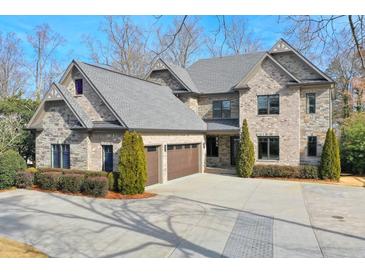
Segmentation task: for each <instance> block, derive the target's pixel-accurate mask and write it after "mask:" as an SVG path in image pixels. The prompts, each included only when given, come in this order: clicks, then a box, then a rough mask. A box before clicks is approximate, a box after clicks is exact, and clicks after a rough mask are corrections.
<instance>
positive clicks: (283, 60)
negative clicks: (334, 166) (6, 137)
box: [28, 39, 333, 183]
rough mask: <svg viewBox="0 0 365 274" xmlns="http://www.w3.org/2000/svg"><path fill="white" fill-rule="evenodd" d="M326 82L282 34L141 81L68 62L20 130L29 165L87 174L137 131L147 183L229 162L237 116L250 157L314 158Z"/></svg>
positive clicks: (325, 107)
mask: <svg viewBox="0 0 365 274" xmlns="http://www.w3.org/2000/svg"><path fill="white" fill-rule="evenodd" d="M80 86H81V87H82V88H81V89H80ZM332 88H333V81H332V80H331V79H330V78H329V77H328V76H326V75H325V74H324V73H323V72H321V71H320V70H319V69H318V68H316V67H315V66H314V65H312V64H311V63H310V62H309V61H308V60H307V59H305V58H304V57H303V56H302V55H300V53H299V52H297V51H296V50H295V49H293V48H292V47H291V46H290V45H289V44H288V43H287V42H285V41H284V40H282V39H281V40H279V41H278V42H277V43H276V44H275V45H274V46H273V48H272V49H271V50H270V51H268V52H258V53H252V54H246V55H241V56H230V57H222V58H212V59H205V60H199V61H198V62H196V63H194V64H193V65H192V66H191V67H189V68H187V69H184V68H181V67H178V66H174V65H172V64H169V63H167V62H165V61H164V60H161V59H160V60H158V61H157V62H156V63H155V65H154V66H153V69H152V70H151V71H150V72H149V73H148V75H147V76H146V79H145V80H142V79H137V78H134V77H131V76H127V75H124V74H121V73H119V72H117V71H115V70H113V69H112V68H109V67H102V66H96V65H90V64H87V63H83V62H78V61H73V62H72V63H71V64H70V65H69V67H68V68H67V70H66V71H65V73H64V75H63V77H62V78H61V80H60V81H59V83H55V84H53V85H52V87H51V89H50V91H49V92H48V93H47V94H46V95H45V98H44V100H43V101H42V103H41V105H40V107H39V108H38V110H37V112H36V113H35V115H34V116H33V118H32V120H31V121H30V123H29V124H28V128H29V129H31V130H34V131H35V135H36V166H37V167H51V166H57V167H58V166H60V167H63V165H65V166H66V167H67V168H75V169H87V170H102V169H104V168H105V163H106V161H109V162H111V163H112V167H113V169H114V170H117V165H118V153H119V150H120V147H121V145H122V141H123V134H124V132H125V131H126V130H135V131H138V132H140V133H141V135H142V137H143V141H144V144H145V146H146V155H147V156H148V157H150V156H151V157H150V158H148V159H150V160H151V161H158V164H157V165H156V166H157V167H158V168H157V169H156V170H155V171H150V170H149V172H151V173H152V172H155V173H156V174H157V175H156V178H158V179H155V182H154V183H156V182H166V181H167V180H169V179H172V178H176V177H179V176H183V175H187V174H191V173H194V172H204V169H205V167H206V166H209V167H232V166H233V165H234V164H235V155H236V153H237V147H238V140H239V139H238V138H239V134H240V125H241V124H242V121H243V119H245V118H246V119H247V120H248V124H249V129H250V134H251V138H252V141H253V142H254V145H255V154H256V162H257V163H260V164H280V165H299V164H307V163H310V164H318V162H319V159H320V154H321V150H322V146H323V143H324V138H325V134H326V131H327V129H328V127H330V126H331V104H332V97H331V90H332ZM259 101H260V102H259ZM308 104H310V105H308ZM265 111H267V112H268V113H264V112H265ZM271 111H272V112H273V113H269V112H271ZM314 141H315V142H314ZM309 142H310V144H309ZM308 146H310V149H309V148H308ZM108 149H110V150H111V154H110V153H109V152H108V151H109V150H108ZM309 152H310V153H309ZM108 153H109V154H108ZM149 153H150V154H151V155H149ZM152 154H153V155H154V156H153V157H152ZM309 154H311V155H309ZM173 155H175V156H173ZM152 159H154V160H152ZM156 159H157V160H156ZM151 166H155V165H154V164H153V163H151Z"/></svg>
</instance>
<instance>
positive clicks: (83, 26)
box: [0, 16, 284, 65]
mask: <svg viewBox="0 0 365 274" xmlns="http://www.w3.org/2000/svg"><path fill="white" fill-rule="evenodd" d="M229 17H231V16H226V18H227V19H226V20H227V21H229ZM244 17H245V18H246V19H247V21H248V23H249V27H250V28H251V29H252V30H253V31H254V32H255V34H256V35H257V36H258V37H260V38H261V40H262V42H263V46H264V47H265V48H270V47H271V46H272V45H273V44H274V43H275V41H276V40H277V39H278V38H279V37H281V33H282V31H283V30H284V24H283V23H281V24H278V17H277V16H244ZM132 19H133V21H134V22H135V23H137V24H139V25H141V26H143V27H145V28H147V29H148V28H149V26H151V25H153V24H156V18H155V17H153V16H133V17H132ZM172 19H173V17H172V16H163V17H162V18H160V19H159V21H158V24H162V25H163V26H164V27H167V26H168V25H169V24H170V23H171V21H172ZM102 21H103V16H0V26H1V28H0V31H1V32H2V33H6V32H15V33H16V34H17V35H18V37H19V38H21V39H22V40H23V41H24V43H23V48H24V50H25V53H26V54H27V55H30V48H29V46H28V45H27V44H26V38H27V35H28V33H30V32H31V31H32V30H33V29H34V27H35V26H37V25H40V24H43V23H47V24H48V25H49V26H50V27H51V28H52V29H53V30H55V31H56V32H58V33H60V34H61V35H62V36H63V37H64V38H65V39H66V44H65V45H64V46H63V47H62V48H60V49H59V50H58V53H57V56H58V58H59V59H60V61H61V62H62V63H65V64H64V65H67V63H68V62H69V61H70V60H71V59H80V60H86V61H87V60H88V50H87V48H86V46H85V45H84V44H83V42H82V40H83V36H84V35H88V34H89V35H92V36H94V37H97V38H98V39H103V36H102V34H101V33H100V32H99V27H100V24H101V23H102ZM200 24H201V25H202V27H203V28H204V29H205V30H206V31H214V30H216V29H217V24H218V21H217V18H216V17H215V16H202V17H201V21H200Z"/></svg>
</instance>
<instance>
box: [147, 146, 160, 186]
mask: <svg viewBox="0 0 365 274" xmlns="http://www.w3.org/2000/svg"><path fill="white" fill-rule="evenodd" d="M145 154H146V162H147V182H146V185H147V186H148V185H153V184H156V183H158V170H159V153H158V147H155V146H149V147H145Z"/></svg>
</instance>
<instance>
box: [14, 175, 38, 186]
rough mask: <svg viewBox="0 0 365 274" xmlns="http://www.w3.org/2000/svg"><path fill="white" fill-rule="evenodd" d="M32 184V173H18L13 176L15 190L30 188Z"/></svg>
mask: <svg viewBox="0 0 365 274" xmlns="http://www.w3.org/2000/svg"><path fill="white" fill-rule="evenodd" d="M33 183H34V173H31V172H27V171H18V172H17V173H16V175H15V186H16V187H17V188H31V187H32V185H33Z"/></svg>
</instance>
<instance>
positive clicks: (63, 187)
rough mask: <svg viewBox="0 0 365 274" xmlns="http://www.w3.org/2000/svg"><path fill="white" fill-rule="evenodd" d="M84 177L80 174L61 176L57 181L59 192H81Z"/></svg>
mask: <svg viewBox="0 0 365 274" xmlns="http://www.w3.org/2000/svg"><path fill="white" fill-rule="evenodd" d="M84 180H85V176H84V175H82V174H62V175H61V176H60V179H59V186H58V187H59V190H60V191H62V192H66V193H67V192H69V193H78V192H81V187H82V184H83V183H84Z"/></svg>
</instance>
